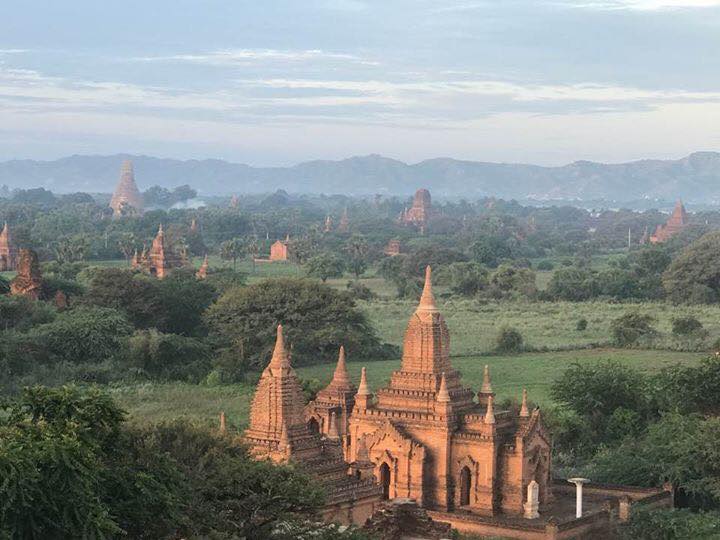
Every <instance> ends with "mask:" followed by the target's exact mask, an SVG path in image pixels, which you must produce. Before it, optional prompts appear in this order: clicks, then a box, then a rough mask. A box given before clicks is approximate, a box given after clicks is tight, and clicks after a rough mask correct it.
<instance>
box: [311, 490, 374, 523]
mask: <svg viewBox="0 0 720 540" xmlns="http://www.w3.org/2000/svg"><path fill="white" fill-rule="evenodd" d="M378 502H379V501H378V497H377V495H374V496H372V497H367V498H364V499H359V500H350V501H342V502H339V503H335V504H329V505H326V506H325V507H323V508H322V509H321V510H320V516H321V517H322V519H323V520H324V521H329V522H333V523H340V524H341V525H358V526H362V525H364V524H365V522H366V521H367V520H368V518H369V517H370V516H371V515H372V514H373V512H374V511H375V507H376V505H377V504H378Z"/></svg>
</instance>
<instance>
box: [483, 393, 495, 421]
mask: <svg viewBox="0 0 720 540" xmlns="http://www.w3.org/2000/svg"><path fill="white" fill-rule="evenodd" d="M493 401H495V398H493V396H490V397H489V398H488V404H487V411H486V412H485V423H486V424H494V423H495V408H494V406H493Z"/></svg>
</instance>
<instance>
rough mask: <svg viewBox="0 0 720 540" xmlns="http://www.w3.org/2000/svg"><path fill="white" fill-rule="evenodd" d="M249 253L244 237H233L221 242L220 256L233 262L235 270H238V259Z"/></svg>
mask: <svg viewBox="0 0 720 540" xmlns="http://www.w3.org/2000/svg"><path fill="white" fill-rule="evenodd" d="M245 255H247V247H246V245H245V242H244V240H243V239H242V238H233V239H232V240H227V241H225V242H223V243H222V244H220V258H222V259H223V260H225V261H232V262H233V270H237V260H238V259H242V258H243V257H245Z"/></svg>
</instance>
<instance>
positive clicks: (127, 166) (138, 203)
mask: <svg viewBox="0 0 720 540" xmlns="http://www.w3.org/2000/svg"><path fill="white" fill-rule="evenodd" d="M110 208H112V209H113V216H115V217H120V216H127V215H136V214H141V213H142V211H143V202H142V195H141V194H140V190H139V189H138V187H137V184H136V183H135V173H134V171H133V164H132V161H130V160H129V159H127V160H125V161H123V164H122V167H121V168H120V181H119V182H118V185H117V187H116V188H115V193H114V194H113V196H112V199H111V200H110Z"/></svg>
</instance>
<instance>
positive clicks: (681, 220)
mask: <svg viewBox="0 0 720 540" xmlns="http://www.w3.org/2000/svg"><path fill="white" fill-rule="evenodd" d="M687 225H688V223H687V212H686V211H685V207H684V206H683V203H682V201H680V200H678V202H677V203H675V209H674V210H673V213H672V215H671V216H670V219H668V220H667V223H665V225H658V226H657V229H655V233H654V234H653V235H651V236H650V243H651V244H661V243H662V242H666V241H667V240H669V239H670V238H672V237H673V236H675V235H676V234H678V233H679V232H680V231H682V230H683V229H684V228H685V227H687Z"/></svg>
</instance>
